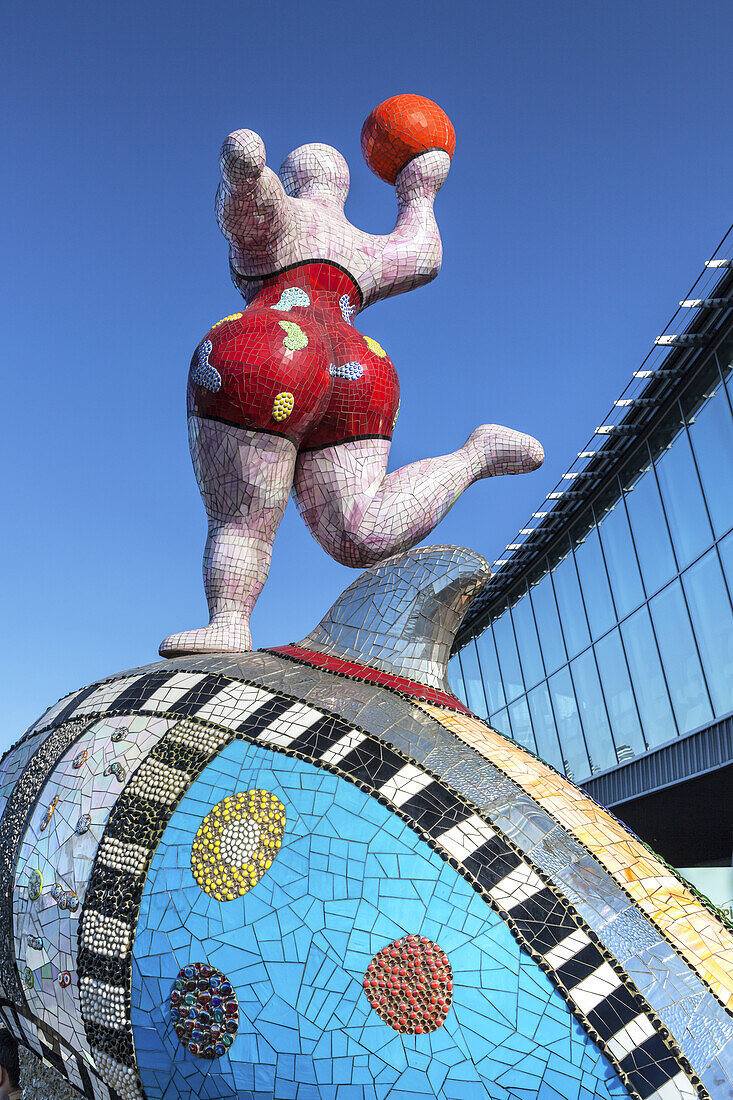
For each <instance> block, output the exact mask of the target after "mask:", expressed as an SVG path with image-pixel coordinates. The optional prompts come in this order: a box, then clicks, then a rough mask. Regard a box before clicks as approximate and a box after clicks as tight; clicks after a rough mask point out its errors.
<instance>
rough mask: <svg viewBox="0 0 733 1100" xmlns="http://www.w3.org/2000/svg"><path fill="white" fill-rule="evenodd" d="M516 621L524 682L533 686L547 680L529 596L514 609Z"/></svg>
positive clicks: (515, 626)
mask: <svg viewBox="0 0 733 1100" xmlns="http://www.w3.org/2000/svg"><path fill="white" fill-rule="evenodd" d="M512 618H513V619H514V633H515V635H516V638H517V645H518V646H519V659H520V661H521V662H522V672H523V673H524V682H525V684H528V685H529V686H531V685H532V684H537V683H539V681H540V680H544V678H545V670H544V669H543V667H542V656H541V654H540V643H539V642H538V640H537V628H536V626H535V622H534V615H533V614H532V605H531V604H530V602H529V596H522V598H521V600H519V601H518V602H517V603H515V605H514V607H513V608H512Z"/></svg>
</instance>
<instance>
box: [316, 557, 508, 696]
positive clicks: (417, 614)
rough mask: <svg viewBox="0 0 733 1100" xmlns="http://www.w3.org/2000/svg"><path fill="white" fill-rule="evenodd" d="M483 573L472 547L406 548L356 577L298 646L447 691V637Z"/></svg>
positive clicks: (487, 574) (487, 570) (485, 576)
mask: <svg viewBox="0 0 733 1100" xmlns="http://www.w3.org/2000/svg"><path fill="white" fill-rule="evenodd" d="M490 576H491V569H490V567H489V563H488V562H487V561H486V560H485V559H484V558H482V557H481V555H480V554H477V553H475V552H474V551H473V550H466V549H462V548H461V547H457V546H428V547H418V548H417V549H415V550H407V551H405V552H404V553H402V554H396V555H395V556H394V557H392V558H390V559H389V560H388V561H385V562H382V563H381V564H380V565H375V566H373V567H372V568H371V569H368V570H367V571H366V572H365V573H362V574H361V576H359V577H357V579H356V580H355V581H354V583H353V584H351V585H349V587H348V588H347V589H346V591H345V592H344V593H343V594H342V595H341V596H339V598H338V600H337V601H336V603H335V604H334V605H333V607H332V608H331V609H330V611H329V612H328V613H327V614H326V615H325V616H324V617H323V619H321V621H320V623H319V624H318V626H317V627H316V628H315V630H313V631H311V633H310V634H308V635H307V636H306V637H305V638H303V640H302V641H301V642H300V643H299V645H300V646H302V647H303V648H305V649H310V650H313V651H314V652H316V653H323V654H327V655H328V656H329V657H336V658H339V657H340V658H343V659H345V660H349V661H356V662H359V663H360V664H363V665H368V666H369V667H370V668H374V669H381V670H383V671H384V672H388V673H391V674H392V675H394V676H404V677H407V678H408V679H410V680H413V681H415V682H417V683H419V684H424V685H425V686H426V687H430V688H437V689H438V690H440V691H444V692H447V693H450V687H449V686H448V678H447V670H448V660H449V658H450V654H451V649H452V648H453V642H454V641H455V637H456V634H457V632H458V628H459V627H460V625H461V622H462V620H463V616H464V615H465V614H466V611H467V610H468V608H469V606H470V604H471V602H472V601H473V600H474V599H475V598H476V596H478V594H479V592H480V591H481V590H482V588H483V587H484V585H485V584H486V583H487V581H488V579H489V577H490Z"/></svg>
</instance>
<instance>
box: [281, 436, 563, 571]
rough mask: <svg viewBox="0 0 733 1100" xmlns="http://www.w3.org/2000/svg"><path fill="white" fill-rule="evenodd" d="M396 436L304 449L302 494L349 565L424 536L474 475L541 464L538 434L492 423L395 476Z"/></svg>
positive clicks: (334, 553)
mask: <svg viewBox="0 0 733 1100" xmlns="http://www.w3.org/2000/svg"><path fill="white" fill-rule="evenodd" d="M389 448H390V443H389V440H384V439H361V440H354V441H353V442H349V443H339V444H336V445H335V446H333V447H324V448H323V449H321V450H313V451H303V452H301V454H300V455H299V456H298V462H297V466H296V470H295V499H296V501H297V504H298V508H299V510H300V513H301V515H302V516H303V518H304V520H305V522H306V523H307V524H308V527H309V528H310V531H311V534H312V535H313V537H314V538H315V539H316V541H317V542H318V543H319V544H320V545H321V546H322V547H323V549H324V550H326V551H327V553H329V554H330V555H331V557H333V558H335V559H336V561H339V562H341V563H342V565H351V566H353V567H355V568H359V569H361V568H364V567H365V566H368V565H373V564H374V563H375V562H378V561H382V560H383V559H384V558H387V557H389V556H390V555H391V554H396V553H398V552H399V551H400V550H406V549H408V548H409V547H411V546H414V545H415V544H416V543H418V542H420V540H421V539H424V538H425V536H426V535H428V534H429V533H430V532H431V531H432V530H433V528H434V527H435V526H436V524H438V523H439V522H440V520H441V519H442V518H443V516H444V515H446V513H447V512H448V511H449V510H450V509H451V508H452V506H453V505H454V504H455V502H456V500H457V499H458V497H459V496H460V495H461V493H462V492H463V491H464V489H467V488H468V486H469V485H471V484H472V483H473V482H474V481H479V480H480V479H481V478H484V477H494V476H496V475H497V474H522V473H526V472H528V471H529V470H535V469H537V467H538V466H540V465H541V463H542V461H543V459H544V452H543V450H542V446H541V445H540V444H539V443H538V442H537V440H536V439H533V438H532V436H529V435H523V434H522V433H521V432H515V431H512V429H511V428H503V427H500V426H499V425H497V424H484V425H482V426H481V427H480V428H477V429H476V430H475V431H474V432H472V434H471V436H470V437H469V439H468V441H467V442H466V443H465V445H464V446H463V447H461V449H460V450H458V451H456V452H455V453H454V454H450V455H442V456H441V457H440V458H426V459H423V460H422V461H421V462H413V463H411V465H409V466H403V467H402V469H401V470H395V471H394V473H391V474H387V473H386V470H387V459H388V457H389Z"/></svg>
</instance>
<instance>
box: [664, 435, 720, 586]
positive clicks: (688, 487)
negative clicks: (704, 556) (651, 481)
mask: <svg viewBox="0 0 733 1100" xmlns="http://www.w3.org/2000/svg"><path fill="white" fill-rule="evenodd" d="M656 467H657V477H658V478H659V487H660V489H661V491H662V500H663V501H664V507H665V508H666V510H667V520H668V522H669V529H670V531H671V532H672V542H673V543H674V548H675V550H676V551H677V562H678V564H679V567H680V569H684V567H685V566H686V565H689V563H690V562H691V561H693V560H694V559H695V558H696V557H698V555H699V554H701V553H702V552H703V550H705V548H706V547H708V546H710V543H711V542H712V541H713V532H712V530H711V528H710V520H709V519H708V513H707V510H706V508H705V502H704V500H703V497H702V489H701V488H700V479H699V477H698V476H697V470H696V469H695V463H694V460H693V458H692V448H691V447H690V441H689V439H688V438H687V432H686V431H684V429H683V430H682V431H679V432H678V433H677V435H676V436H675V438H674V440H673V441H672V442H671V443H669V444H668V446H667V448H666V450H665V451H663V452H662V454H661V455H657V458H656Z"/></svg>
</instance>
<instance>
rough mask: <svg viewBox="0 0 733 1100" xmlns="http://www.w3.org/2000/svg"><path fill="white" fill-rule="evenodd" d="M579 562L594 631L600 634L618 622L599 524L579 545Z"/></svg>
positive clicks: (597, 634)
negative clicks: (602, 551) (597, 528)
mask: <svg viewBox="0 0 733 1100" xmlns="http://www.w3.org/2000/svg"><path fill="white" fill-rule="evenodd" d="M575 562H576V565H577V566H578V574H579V576H580V587H581V590H582V593H583V600H584V602H585V610H586V611H587V613H588V621H589V622H590V632H591V635H592V637H593V638H600V636H601V634H605V633H606V631H607V630H610V629H611V627H612V626H613V625H614V623H615V622H616V613H615V611H614V609H613V601H612V599H611V589H610V588H609V587H608V577H607V576H606V567H605V565H604V564H603V555H602V553H601V543H600V540H599V538H598V531H597V530H596V527H595V524H594V525H593V527H591V528H590V530H589V531H588V532H587V534H586V535H585V537H584V538H583V540H582V541H580V542H578V543H577V544H576V546H575Z"/></svg>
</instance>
